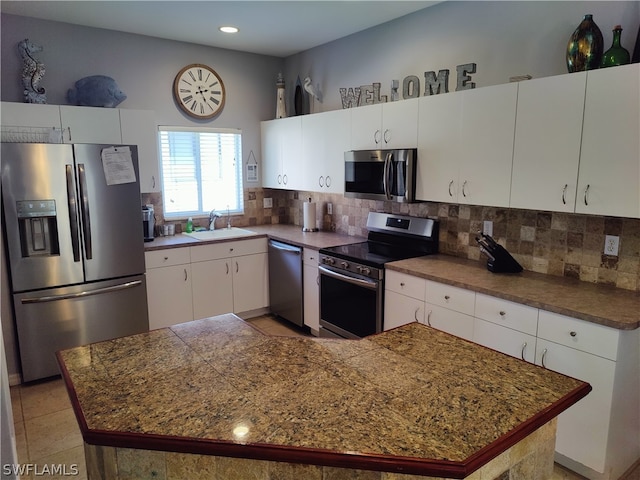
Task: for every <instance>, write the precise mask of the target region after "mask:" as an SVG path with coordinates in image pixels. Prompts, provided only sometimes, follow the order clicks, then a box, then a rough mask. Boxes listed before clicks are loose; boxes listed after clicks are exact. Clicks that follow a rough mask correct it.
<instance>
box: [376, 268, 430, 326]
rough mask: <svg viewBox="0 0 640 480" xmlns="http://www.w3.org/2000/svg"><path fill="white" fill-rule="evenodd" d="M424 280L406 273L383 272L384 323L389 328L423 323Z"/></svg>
mask: <svg viewBox="0 0 640 480" xmlns="http://www.w3.org/2000/svg"><path fill="white" fill-rule="evenodd" d="M425 285H426V281H425V280H424V279H422V278H419V277H415V276H413V275H407V274H406V273H402V272H396V271H394V270H389V271H387V272H386V273H385V294H384V325H383V330H390V329H392V328H395V327H399V326H402V325H405V324H407V323H411V322H420V323H424V321H425V316H424V313H425V312H424V310H425V305H424V299H425Z"/></svg>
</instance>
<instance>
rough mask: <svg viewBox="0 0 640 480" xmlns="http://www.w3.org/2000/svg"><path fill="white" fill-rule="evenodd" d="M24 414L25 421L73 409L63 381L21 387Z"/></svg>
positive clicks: (57, 380)
mask: <svg viewBox="0 0 640 480" xmlns="http://www.w3.org/2000/svg"><path fill="white" fill-rule="evenodd" d="M20 395H21V397H22V414H23V415H24V419H25V420H30V419H33V418H36V417H39V416H41V415H47V414H49V413H53V412H59V411H61V410H65V409H68V408H71V402H70V401H69V396H68V395H67V390H66V388H65V386H64V383H63V381H62V379H61V378H60V379H56V380H51V381H48V382H42V383H36V384H33V385H26V386H23V387H21V389H20Z"/></svg>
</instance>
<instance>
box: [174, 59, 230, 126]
mask: <svg viewBox="0 0 640 480" xmlns="http://www.w3.org/2000/svg"><path fill="white" fill-rule="evenodd" d="M173 95H174V96H175V99H176V101H177V102H178V105H180V108H182V110H184V111H185V113H187V114H188V115H191V116H192V117H195V118H200V119H207V118H212V117H214V116H216V115H217V114H218V113H220V111H222V107H223V106H224V100H225V91H224V84H223V83H222V79H221V78H220V76H219V75H218V74H217V73H216V72H215V71H214V70H213V69H211V68H210V67H207V66H206V65H201V64H199V63H194V64H193V65H187V66H186V67H184V68H183V69H182V70H180V72H178V75H176V79H175V80H174V82H173Z"/></svg>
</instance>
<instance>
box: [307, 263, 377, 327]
mask: <svg viewBox="0 0 640 480" xmlns="http://www.w3.org/2000/svg"><path fill="white" fill-rule="evenodd" d="M318 269H319V271H320V327H321V329H324V330H326V331H327V332H326V334H327V335H323V334H322V332H321V336H336V335H337V336H339V337H342V338H362V337H366V336H367V335H372V334H374V333H379V332H381V331H382V312H383V304H382V299H383V291H382V281H380V280H372V279H369V278H366V277H361V276H357V275H354V274H349V273H347V274H345V273H343V272H340V271H336V270H333V269H330V268H328V267H326V266H324V265H321V266H319V267H318ZM331 333H333V335H330V334H331Z"/></svg>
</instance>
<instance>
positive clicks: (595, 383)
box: [536, 310, 640, 480]
mask: <svg viewBox="0 0 640 480" xmlns="http://www.w3.org/2000/svg"><path fill="white" fill-rule="evenodd" d="M639 345H640V335H639V331H638V330H633V331H624V330H616V329H613V328H608V327H604V326H601V325H597V324H592V323H589V322H585V321H582V320H579V319H575V318H571V317H566V316H563V315H558V314H555V313H551V312H547V311H544V310H540V314H539V326H538V341H537V347H536V350H537V352H536V363H537V364H539V365H541V366H544V367H545V368H548V369H550V370H555V371H557V372H560V373H563V374H565V375H569V376H571V377H574V378H578V379H580V380H583V381H585V382H588V383H589V384H591V386H592V388H593V390H592V391H591V392H590V393H589V395H587V396H586V397H585V398H584V399H582V400H580V401H579V402H578V403H577V404H576V405H574V406H572V407H571V408H570V409H568V410H567V411H565V412H563V413H562V414H561V415H560V416H559V417H558V431H557V437H556V452H557V454H559V456H557V458H556V460H557V461H558V462H559V463H561V464H563V465H565V466H567V467H569V468H571V469H572V470H574V471H576V472H578V473H580V474H582V475H584V476H587V477H589V478H603V479H607V480H608V479H617V478H619V477H620V476H621V475H622V474H623V473H624V472H625V471H626V470H627V468H629V467H630V466H631V465H632V464H633V462H634V461H635V460H636V459H637V458H638V457H640V442H638V432H639V431H640V408H638V406H639V405H640V355H639V352H638V350H639V349H638V346H639ZM612 357H613V358H612Z"/></svg>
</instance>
